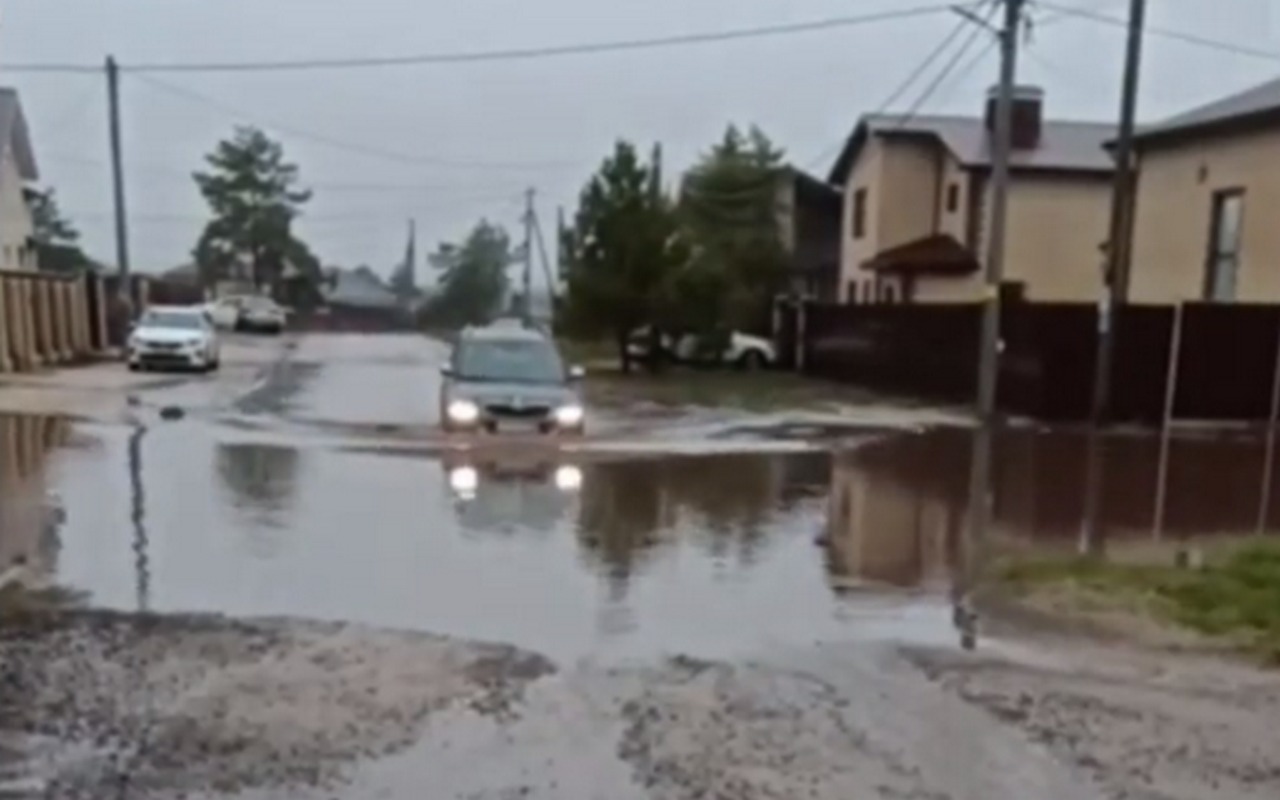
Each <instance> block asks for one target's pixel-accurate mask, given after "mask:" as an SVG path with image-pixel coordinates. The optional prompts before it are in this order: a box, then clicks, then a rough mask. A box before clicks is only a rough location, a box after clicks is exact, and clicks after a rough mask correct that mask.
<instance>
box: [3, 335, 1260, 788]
mask: <svg viewBox="0 0 1280 800" xmlns="http://www.w3.org/2000/svg"><path fill="white" fill-rule="evenodd" d="M231 352H236V351H235V350H232V351H231ZM244 352H245V353H246V354H247V355H246V356H245V359H244V363H243V364H240V365H239V366H238V367H237V366H236V365H235V364H232V365H231V368H230V369H228V370H227V373H226V376H224V377H218V378H191V379H181V380H177V381H166V382H163V383H158V384H152V385H147V386H131V387H126V388H125V389H120V390H119V391H121V392H123V394H121V395H120V396H119V397H115V396H114V395H111V394H110V391H115V390H110V391H109V390H108V389H105V388H103V387H107V386H115V385H116V384H115V383H111V381H116V378H115V377H114V376H107V375H106V374H105V373H102V374H99V375H98V376H97V377H96V378H93V379H92V380H89V379H85V378H80V380H81V381H86V380H87V381H88V383H86V384H84V385H86V386H87V385H92V386H96V387H98V388H96V389H84V388H81V389H79V390H75V389H65V388H63V389H59V391H60V392H62V394H61V395H57V397H63V398H65V397H71V396H74V397H75V398H76V403H77V404H78V405H77V406H76V409H77V410H76V412H75V413H77V414H79V415H80V417H79V419H77V420H75V421H72V422H68V421H67V420H66V419H65V418H59V417H33V416H29V415H28V416H20V417H6V418H3V419H2V420H0V421H2V422H3V424H0V442H3V443H4V447H3V448H0V457H2V458H0V557H3V559H4V560H5V563H3V564H0V573H4V574H5V575H10V576H18V577H20V578H21V579H22V580H23V581H24V582H25V583H29V584H31V585H34V586H45V587H48V586H53V587H57V588H58V589H59V590H60V591H63V592H65V594H64V595H63V596H65V597H67V598H69V602H68V604H67V605H65V607H60V610H56V611H54V610H50V609H49V608H47V607H45V608H42V609H41V610H38V611H32V610H29V611H24V612H23V613H21V614H18V615H17V616H13V615H10V616H8V617H6V618H5V622H4V623H3V624H2V625H0V797H24V798H25V797H30V798H37V797H55V798H57V797H75V798H80V797H85V798H90V797H92V798H99V797H129V798H133V797H138V798H165V799H166V800H167V799H169V798H175V799H176V798H179V797H186V798H262V799H263V800H276V799H277V798H280V799H283V798H295V797H303V798H326V799H327V798H353V799H354V798H366V797H377V798H420V797H442V798H473V799H475V800H482V799H483V800H512V799H514V798H610V800H613V798H622V799H623V800H626V798H660V799H662V800H667V799H668V798H669V799H671V800H676V799H679V800H684V799H685V798H689V799H692V798H733V799H734V800H737V799H738V798H744V799H746V800H754V799H755V798H820V799H821V798H841V800H844V799H845V798H851V797H858V798H862V797H867V798H895V799H898V800H902V799H904V798H913V799H914V800H1002V799H1003V798H1017V799H1018V800H1021V799H1022V798H1044V800H1059V799H1061V800H1068V799H1069V800H1076V798H1080V799H1082V800H1092V799H1093V798H1108V800H1110V799H1112V798H1114V799H1116V800H1118V799H1119V798H1142V799H1143V800H1157V799H1159V800H1183V799H1184V798H1185V799H1186V800H1192V798H1194V799H1195V800H1204V799H1205V798H1222V799H1223V800H1236V799H1237V798H1239V799H1241V800H1245V799H1252V798H1264V797H1265V798H1275V797H1280V739H1277V737H1276V736H1275V733H1274V732H1275V731H1277V730H1280V679H1278V678H1277V677H1276V675H1275V674H1274V673H1269V672H1265V671H1261V670H1256V669H1252V668H1250V667H1248V666H1246V665H1242V664H1237V663H1229V662H1226V661H1221V660H1209V659H1207V658H1205V657H1202V656H1191V655H1186V654H1182V655H1177V654H1171V653H1150V652H1145V653H1144V652H1141V651H1137V650H1134V649H1131V648H1127V647H1123V646H1121V645H1119V644H1108V645H1105V646H1103V645H1100V644H1097V643H1093V642H1090V641H1087V640H1080V639H1077V638H1064V637H1062V636H1056V637H1049V636H1047V635H1046V634H1045V633H1044V632H1043V631H1034V632H1033V631H1028V630H1026V629H1020V628H1016V627H1015V628H996V627H994V626H985V627H984V632H986V633H988V634H989V635H984V637H983V638H982V640H981V641H980V645H979V649H978V651H977V653H965V652H962V651H960V650H959V649H958V648H956V646H955V644H956V641H957V637H956V635H955V631H954V630H953V629H952V627H951V613H950V607H949V601H948V596H947V587H948V583H947V580H948V575H949V570H950V567H951V565H952V563H953V561H952V558H953V554H954V553H953V551H954V547H955V544H956V543H955V542H954V541H953V540H952V539H951V538H950V537H951V536H952V533H949V531H953V530H954V528H953V527H952V526H950V523H949V522H948V520H950V519H954V518H956V514H957V513H958V512H961V511H962V509H960V508H958V507H954V506H953V505H952V504H954V502H955V500H954V498H953V496H952V494H951V493H950V490H949V486H950V479H949V478H948V479H947V480H941V479H940V478H939V476H940V475H941V476H946V475H950V474H951V473H950V472H949V471H948V470H946V469H944V468H943V467H945V465H946V464H948V463H950V462H951V461H952V460H954V459H955V458H956V457H957V452H958V450H957V446H956V438H955V435H954V434H946V435H943V436H942V437H941V438H936V437H935V438H931V439H923V440H922V439H919V438H911V439H910V441H911V442H921V441H923V442H925V445H916V444H913V445H911V446H908V447H906V448H905V450H903V451H902V452H903V453H904V454H905V455H903V456H898V457H895V456H894V455H893V454H894V452H895V451H894V450H893V447H892V441H893V437H894V436H900V435H903V434H901V433H895V431H910V430H912V429H913V428H915V427H916V426H918V425H920V424H923V423H925V422H926V421H927V415H926V414H925V413H924V412H921V411H920V410H910V411H908V412H904V413H903V414H902V415H900V416H898V417H895V416H894V414H895V412H894V410H893V409H892V408H889V407H875V406H868V407H867V408H865V409H859V408H856V407H855V408H851V409H842V410H838V411H837V412H835V413H832V411H831V410H830V409H826V410H825V411H824V412H823V413H822V414H817V413H816V412H815V413H799V412H795V413H787V412H785V411H780V410H778V409H770V410H768V411H763V410H759V411H740V412H736V415H735V414H730V413H727V412H726V411H725V410H723V409H716V408H701V409H694V410H691V411H689V412H688V413H687V414H684V415H682V414H680V413H677V412H676V411H673V410H672V409H671V408H670V407H664V408H663V409H662V410H661V412H660V413H658V412H654V413H652V415H651V416H646V415H645V414H644V413H640V412H636V411H635V410H634V409H631V410H629V409H628V408H627V406H626V405H625V403H618V404H616V405H606V406H605V407H602V408H601V409H599V412H598V419H599V422H600V425H599V430H600V431H601V434H600V435H598V436H597V437H595V438H594V439H592V441H589V442H584V443H583V446H582V447H581V448H580V449H578V450H576V451H563V452H562V451H559V450H557V451H555V452H550V453H546V452H539V453H537V454H536V457H535V455H531V454H530V453H529V452H526V451H523V450H522V453H521V457H520V458H515V457H514V456H513V455H512V453H511V452H509V451H507V450H505V449H501V448H498V449H492V448H491V449H487V450H474V449H462V450H458V449H456V448H445V450H442V449H441V448H440V447H439V446H437V445H436V444H433V443H430V442H426V441H424V440H423V438H422V436H423V435H425V434H424V432H425V431H427V430H429V429H430V427H431V420H430V419H429V415H430V409H431V408H432V407H433V404H432V402H431V400H432V399H433V398H432V392H433V391H434V389H433V386H432V384H431V381H432V380H433V379H434V375H435V369H434V367H435V366H437V365H438V362H439V359H440V358H441V356H442V351H441V349H440V348H439V347H438V346H437V345H435V344H433V343H431V342H427V341H423V340H416V339H410V338H403V337H309V338H306V339H303V340H301V341H294V342H280V343H278V344H270V343H262V342H253V343H251V344H250V345H246V346H245V347H244ZM108 378H110V380H108ZM45 380H46V382H48V381H49V380H50V379H45ZM121 380H123V379H121ZM37 383H38V382H37ZM45 388H47V387H45ZM45 388H41V387H40V386H36V387H35V388H32V387H31V386H30V385H28V386H26V387H25V388H24V389H23V392H24V394H23V395H22V397H23V398H24V399H23V402H27V401H29V400H30V399H31V397H33V396H35V395H38V394H39V392H40V391H44V390H45ZM375 388H376V390H375ZM0 391H3V389H0ZM611 391H616V389H612V390H611ZM33 393H34V394H33ZM89 397H93V398H95V399H94V400H93V401H92V402H91V401H90V400H89V399H87V398H89ZM95 403H96V405H94V404H95ZM171 407H180V408H182V409H183V411H184V413H183V415H182V417H181V419H177V420H169V421H166V420H163V419H161V418H160V411H161V409H164V408H171ZM646 408H647V407H646ZM646 420H648V421H647V422H646ZM646 424H647V425H648V426H649V427H648V428H646V427H645V426H646ZM906 435H908V436H912V434H906ZM836 440H838V441H840V442H842V443H843V444H842V446H843V447H845V448H853V449H860V448H866V451H867V457H866V458H865V459H863V460H861V461H857V460H854V461H850V460H849V459H847V458H845V457H840V458H836V459H833V458H832V456H831V454H830V452H829V450H830V447H831V442H833V441H836ZM961 444H962V443H961ZM1024 444H1025V443H1023V444H1019V445H1018V446H1017V447H1014V448H1009V449H1007V452H1012V453H1014V454H1021V455H1020V456H1019V458H1022V459H1023V460H1021V461H1017V460H1015V461H1013V462H1010V463H1011V464H1012V465H1013V467H1011V468H1010V469H1009V471H1008V474H1011V475H1014V476H1020V477H1026V476H1028V475H1032V476H1036V475H1045V476H1052V475H1053V474H1055V473H1061V472H1062V467H1061V466H1060V465H1056V464H1055V463H1051V462H1050V461H1048V460H1034V461H1027V460H1026V455H1027V454H1029V453H1033V452H1041V453H1043V452H1053V451H1054V450H1053V447H1049V448H1046V449H1040V450H1034V451H1033V450H1031V449H1028V448H1027V447H1025V446H1023V445H1024ZM886 448H888V449H886ZM922 448H923V449H922ZM953 451H955V452H953ZM1236 460H1238V459H1236ZM1231 461H1232V459H1230V458H1227V459H1225V460H1224V461H1223V463H1230V462H1231ZM912 464H916V465H923V466H924V469H923V474H924V478H923V479H921V480H919V481H918V482H916V483H912V482H911V480H910V476H906V477H904V475H903V474H902V472H903V470H904V469H907V468H908V467H910V465H912ZM904 465H906V466H905V467H904ZM1018 465H1022V466H1021V467H1019V466H1018ZM1028 467H1033V469H1029V468H1028ZM908 471H915V468H914V467H912V468H911V469H910V470H908ZM463 478H465V480H464V479H463ZM1037 480H1038V479H1037ZM1037 485H1038V484H1037V481H1036V480H1031V481H1029V482H1028V481H1023V482H1022V483H1019V484H1017V486H1018V487H1020V488H1018V489H1017V492H1018V496H1019V497H1024V498H1034V497H1038V496H1042V491H1043V490H1042V489H1038V488H1036V487H1037ZM1055 485H1056V484H1055ZM1224 485H1225V484H1224ZM1045 507H1046V506H1045V505H1044V504H1043V503H1041V504H1039V505H1037V504H1034V503H1030V502H1029V501H1026V500H1024V501H1023V502H1021V503H1014V504H1012V505H1009V504H1007V503H1006V504H1005V505H1004V506H1002V508H1005V509H1012V510H1013V512H1012V516H1011V517H1008V520H1009V521H1008V522H1007V524H1009V525H1010V526H1012V525H1013V523H1014V522H1020V524H1021V523H1025V521H1026V520H1027V519H1030V520H1032V521H1036V520H1038V521H1039V523H1040V525H1041V526H1042V527H1043V530H1044V531H1046V535H1047V536H1049V537H1050V538H1052V539H1054V540H1055V541H1057V540H1059V539H1061V538H1062V536H1063V535H1065V534H1063V533H1062V532H1063V531H1067V530H1069V529H1071V528H1072V527H1073V525H1072V523H1071V522H1070V519H1069V516H1070V515H1069V514H1068V515H1066V516H1062V515H1057V516H1055V515H1047V516H1046V515H1045V514H1044V513H1042V512H1039V511H1037V512H1036V514H1033V515H1031V516H1030V517H1028V516H1026V515H1027V513H1028V510H1034V509H1039V508H1045ZM948 509H949V510H948ZM55 510H56V512H57V513H53V512H54V511H55ZM1116 513H1117V514H1118V516H1117V519H1118V520H1119V523H1117V527H1118V528H1119V527H1123V526H1126V525H1127V526H1129V527H1133V525H1132V522H1131V520H1130V518H1128V517H1125V516H1124V513H1125V512H1123V510H1121V511H1119V512H1116ZM1188 513H1189V512H1188ZM1182 514H1183V512H1180V511H1175V512H1174V513H1173V515H1172V517H1171V518H1172V519H1174V520H1175V527H1176V525H1179V524H1184V523H1182V522H1181V521H1180V520H1182ZM1246 516H1249V515H1246ZM997 518H998V520H1000V519H1002V518H1001V517H1000V514H997ZM1242 518H1243V517H1242ZM1250 518H1252V517H1250ZM1224 519H1225V518H1224ZM1228 521H1229V520H1228ZM1185 524H1188V525H1189V524H1192V523H1191V522H1186V523H1185Z"/></svg>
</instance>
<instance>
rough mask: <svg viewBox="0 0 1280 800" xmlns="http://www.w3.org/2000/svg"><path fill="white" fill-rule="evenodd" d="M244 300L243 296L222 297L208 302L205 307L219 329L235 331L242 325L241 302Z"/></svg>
mask: <svg viewBox="0 0 1280 800" xmlns="http://www.w3.org/2000/svg"><path fill="white" fill-rule="evenodd" d="M243 300H244V298H242V297H222V298H219V299H217V300H214V301H213V302H211V303H206V304H205V306H204V309H205V311H206V312H208V314H209V318H210V319H211V320H213V324H214V327H216V328H217V329H218V330H221V331H234V330H235V329H236V327H238V326H239V325H240V304H241V302H243Z"/></svg>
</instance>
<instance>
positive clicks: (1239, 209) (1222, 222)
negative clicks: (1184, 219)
mask: <svg viewBox="0 0 1280 800" xmlns="http://www.w3.org/2000/svg"><path fill="white" fill-rule="evenodd" d="M1212 213H1213V216H1212V217H1211V219H1210V222H1209V254H1208V259H1207V263H1206V264H1205V275H1204V297H1205V299H1206V300H1211V301H1216V302H1219V303H1229V302H1231V301H1233V300H1235V299H1236V279H1237V274H1238V273H1239V271H1240V228H1241V223H1242V222H1243V221H1244V190H1243V189H1226V190H1223V191H1220V192H1214V194H1213V211H1212Z"/></svg>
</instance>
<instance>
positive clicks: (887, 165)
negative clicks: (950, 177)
mask: <svg viewBox="0 0 1280 800" xmlns="http://www.w3.org/2000/svg"><path fill="white" fill-rule="evenodd" d="M882 152H883V153H884V156H883V162H882V167H881V172H880V182H881V185H880V197H879V200H878V205H879V206H880V212H879V219H878V221H877V224H878V231H877V235H876V244H877V245H878V247H879V249H880V250H881V251H883V250H888V249H890V248H892V247H898V246H899V245H903V244H907V243H908V242H911V241H914V240H916V239H920V238H922V237H925V236H928V235H930V234H932V233H933V232H934V230H935V225H936V224H937V217H936V207H937V197H938V177H939V173H940V171H941V169H942V164H941V162H942V160H943V156H942V148H940V147H939V146H938V144H937V143H936V142H934V141H932V140H925V139H920V140H917V139H899V140H895V141H894V142H893V143H892V144H888V145H886V146H885V147H884V149H883V151H882Z"/></svg>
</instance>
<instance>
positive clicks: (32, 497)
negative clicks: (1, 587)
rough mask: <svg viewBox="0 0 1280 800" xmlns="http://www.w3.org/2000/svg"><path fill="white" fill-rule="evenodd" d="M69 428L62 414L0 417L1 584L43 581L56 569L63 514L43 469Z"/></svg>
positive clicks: (63, 519) (65, 438)
mask: <svg viewBox="0 0 1280 800" xmlns="http://www.w3.org/2000/svg"><path fill="white" fill-rule="evenodd" d="M69 432H70V425H69V423H68V422H67V420H65V419H63V418H60V417H48V416H10V415H0V583H2V582H4V581H5V580H7V579H9V578H15V579H20V580H23V581H24V582H30V583H34V584H44V583H46V582H48V581H49V580H50V579H51V578H52V577H53V575H54V573H55V572H56V570H57V566H58V556H59V553H60V551H61V546H62V545H61V536H60V528H61V525H62V523H63V522H64V521H65V514H64V511H63V508H62V504H61V501H60V500H59V498H58V497H57V495H56V494H53V493H52V492H51V491H50V486H49V479H48V469H47V467H48V460H49V454H50V453H51V452H52V451H53V450H54V449H55V448H57V447H59V446H61V445H63V444H64V443H65V442H66V441H67V438H68V435H69Z"/></svg>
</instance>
